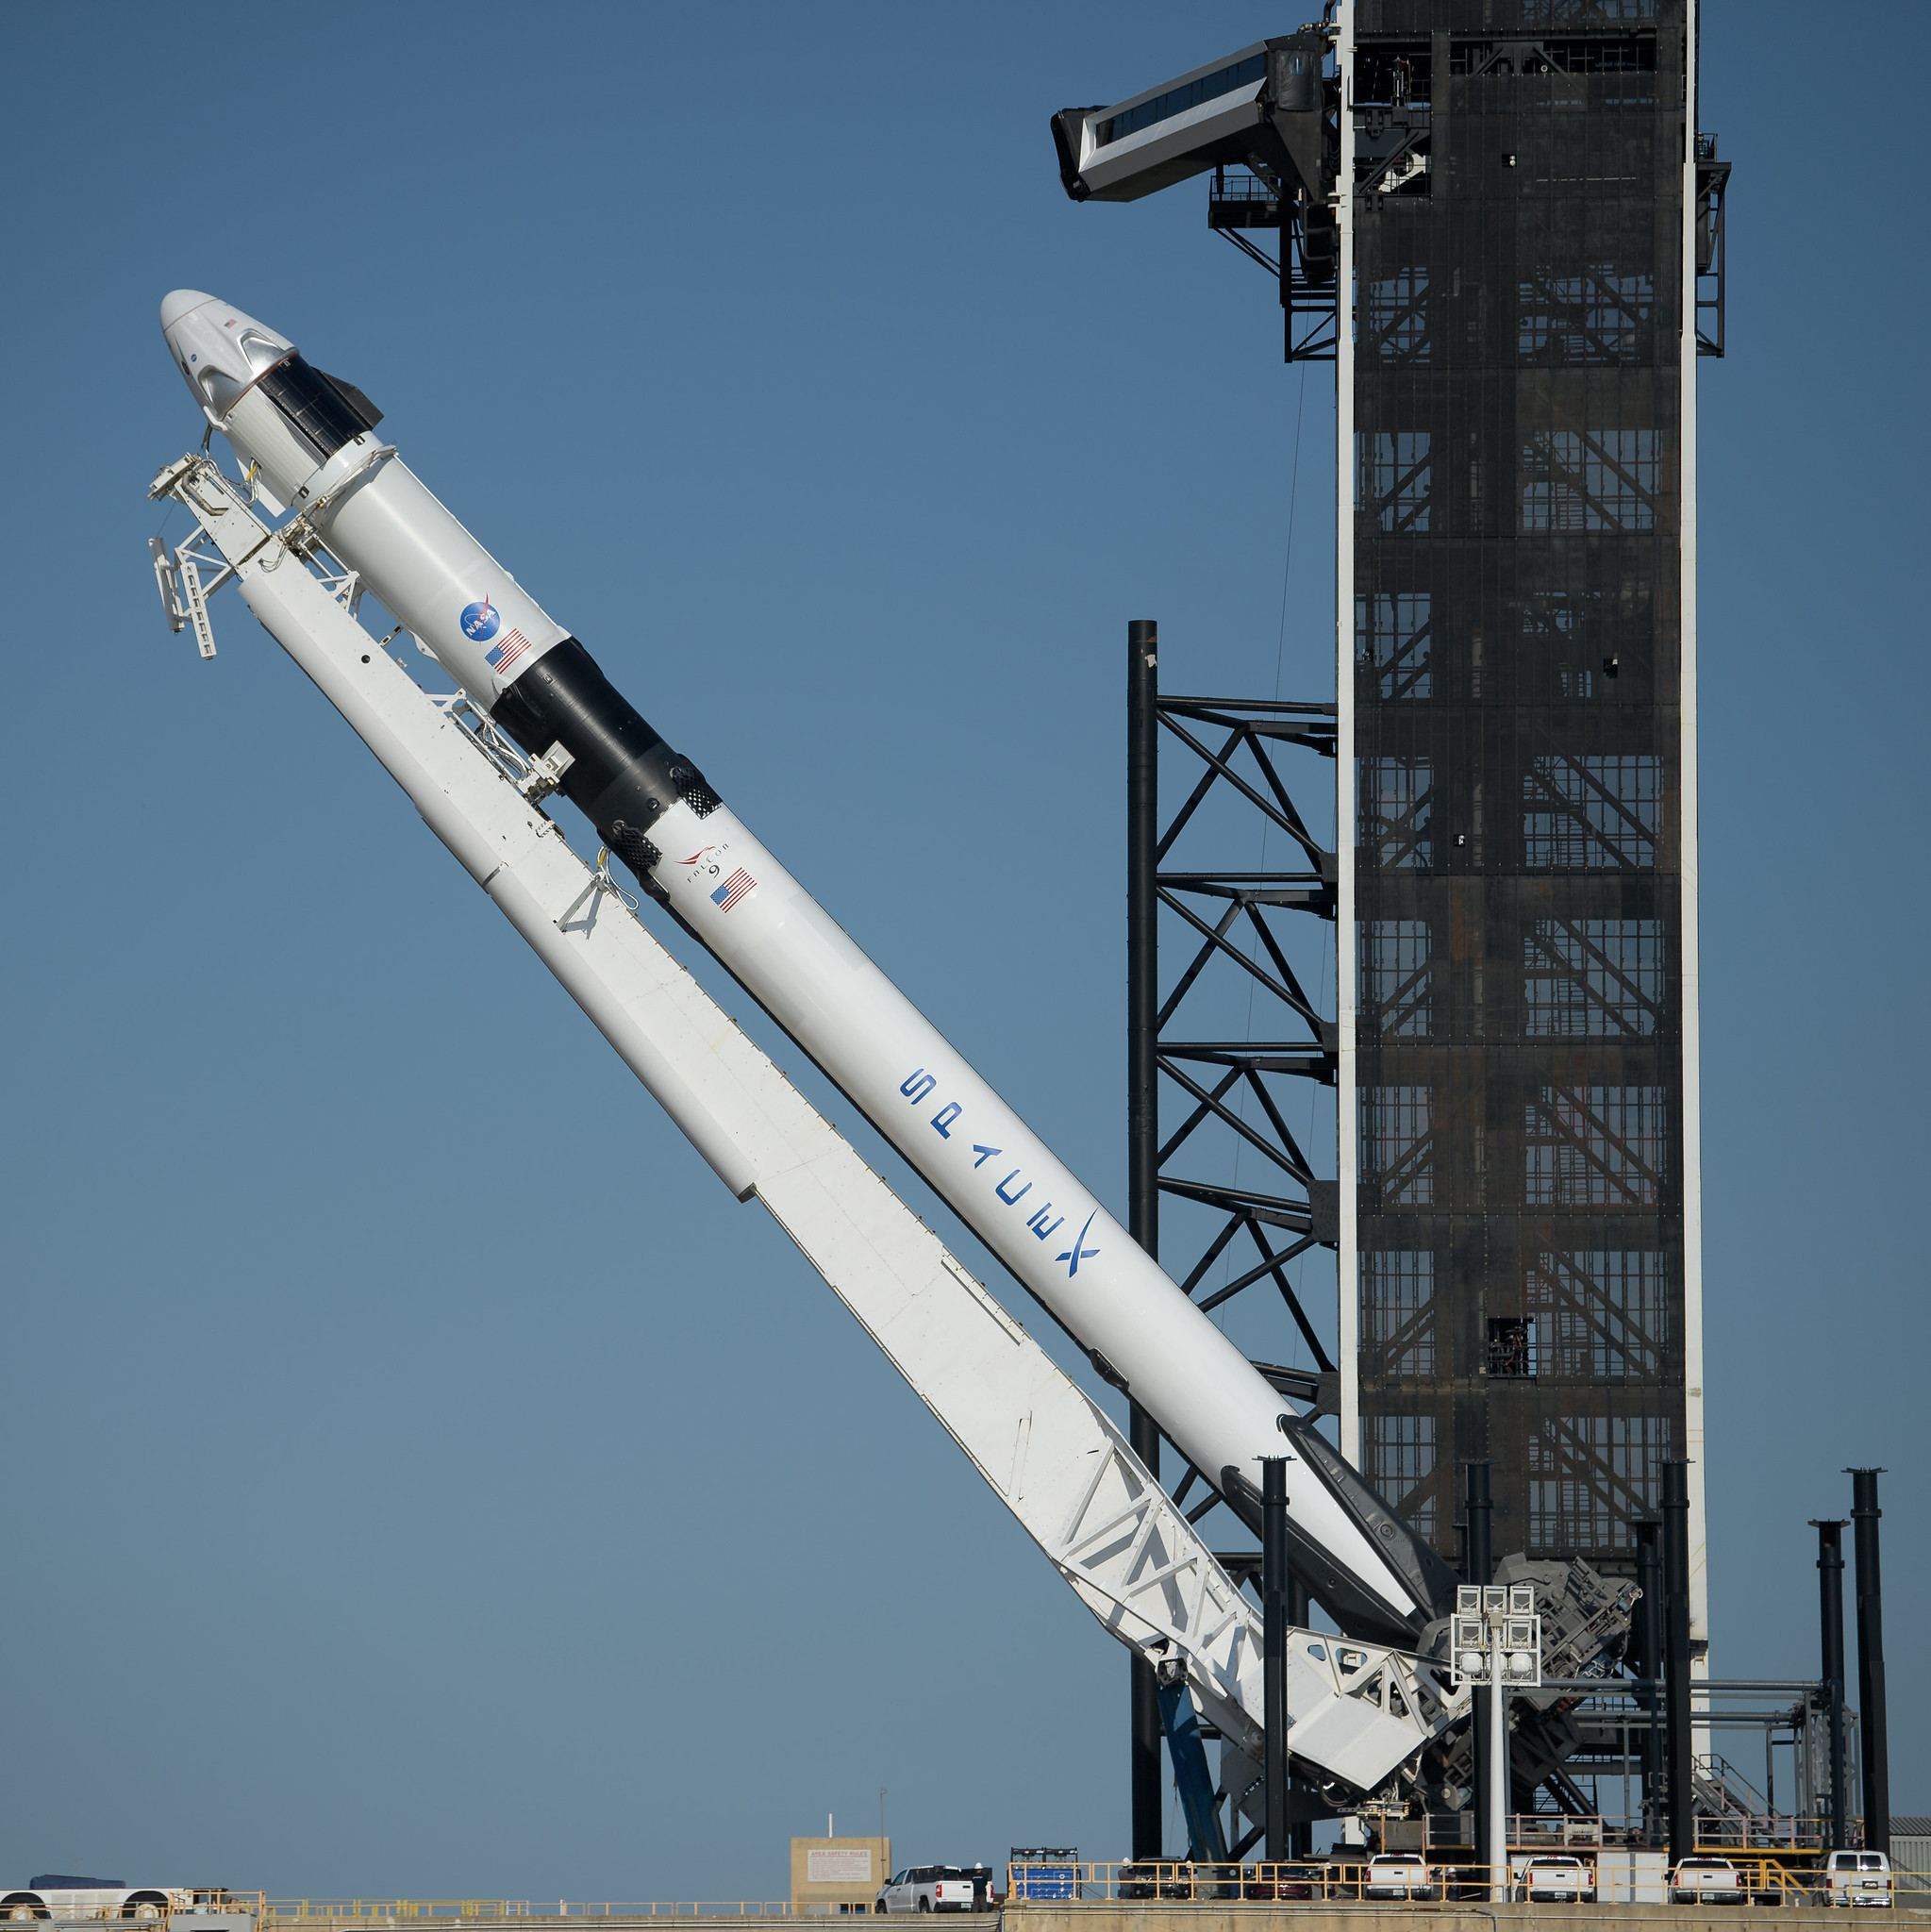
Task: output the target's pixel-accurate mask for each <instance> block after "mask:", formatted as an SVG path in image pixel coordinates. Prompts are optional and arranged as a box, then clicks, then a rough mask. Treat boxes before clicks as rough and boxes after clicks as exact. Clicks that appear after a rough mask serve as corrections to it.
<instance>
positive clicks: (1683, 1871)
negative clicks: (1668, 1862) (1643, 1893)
mask: <svg viewBox="0 0 1931 1932" xmlns="http://www.w3.org/2000/svg"><path fill="white" fill-rule="evenodd" d="M1670 1898H1671V1902H1672V1903H1673V1904H1675V1905H1679V1906H1740V1905H1746V1904H1748V1903H1749V1894H1748V1893H1747V1892H1746V1891H1745V1890H1744V1889H1743V1874H1742V1873H1740V1871H1738V1869H1737V1868H1736V1866H1734V1865H1733V1864H1731V1862H1730V1861H1729V1859H1727V1858H1712V1857H1697V1858H1685V1859H1683V1860H1682V1861H1681V1862H1680V1863H1679V1864H1678V1865H1677V1867H1676V1869H1675V1871H1674V1872H1673V1873H1672V1874H1670Z"/></svg>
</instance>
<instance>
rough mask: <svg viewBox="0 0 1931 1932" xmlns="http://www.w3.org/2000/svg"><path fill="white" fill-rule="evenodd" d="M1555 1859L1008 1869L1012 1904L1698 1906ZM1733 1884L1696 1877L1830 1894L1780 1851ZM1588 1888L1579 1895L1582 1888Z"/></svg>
mask: <svg viewBox="0 0 1931 1932" xmlns="http://www.w3.org/2000/svg"><path fill="white" fill-rule="evenodd" d="M1544 1856H1547V1855H1546V1854H1545V1853H1543V1852H1542V1851H1541V1850H1540V1848H1537V1847H1529V1848H1527V1849H1525V1850H1522V1851H1518V1852H1516V1853H1515V1854H1514V1855H1513V1856H1511V1857H1510V1859H1509V1863H1508V1866H1507V1870H1506V1871H1505V1870H1503V1869H1501V1868H1498V1867H1493V1866H1489V1865H1483V1864H1476V1863H1473V1862H1470V1861H1450V1860H1447V1859H1428V1860H1426V1862H1425V1863H1424V1864H1423V1865H1422V1866H1421V1867H1420V1868H1415V1867H1411V1866H1404V1865H1401V1864H1397V1863H1395V1862H1393V1861H1386V1862H1384V1861H1379V1860H1375V1859H1373V1858H1371V1857H1368V1856H1366V1855H1362V1856H1360V1857H1357V1858H1354V1859H1336V1858H1329V1859H1313V1858H1310V1859H1295V1860H1292V1861H1290V1862H1286V1863H1281V1864H1272V1863H1267V1862H1265V1861H1263V1862H1259V1863H1253V1864H1246V1865H1234V1864H1226V1865H1195V1864H1185V1863H1172V1864H1169V1863H1155V1862H1151V1861H1147V1860H1140V1861H1132V1860H1116V1861H1109V1862H1105V1863H1097V1864H1094V1863H1084V1862H1082V1863H1078V1864H1074V1863H1070V1862H1069V1863H1064V1864H1060V1863H1053V1864H1039V1865H1013V1866H1010V1867H1008V1868H1007V1895H1006V1899H1005V1903H1006V1904H1007V1905H1008V1906H1010V1907H1015V1908H1018V1909H1021V1910H1024V1908H1025V1907H1028V1906H1050V1905H1066V1904H1074V1903H1087V1904H1100V1903H1107V1902H1119V1903H1123V1904H1156V1903H1168V1904H1180V1903H1190V1904H1197V1905H1210V1904H1231V1903H1235V1902H1240V1903H1245V1904H1267V1905H1276V1904H1278V1905H1291V1904H1297V1903H1305V1904H1309V1905H1317V1904H1347V1903H1355V1902H1358V1903H1363V1904H1373V1905H1393V1906H1402V1905H1436V1904H1443V1903H1446V1904H1456V1903H1479V1904H1485V1905H1486V1904H1497V1903H1502V1902H1505V1901H1507V1902H1523V1903H1530V1904H1562V1903H1577V1904H1592V1905H1605V1906H1609V1905H1651V1904H1654V1905H1661V1904H1673V1903H1675V1902H1676V1901H1677V1900H1678V1899H1679V1897H1680V1898H1681V1900H1682V1901H1683V1902H1684V1903H1686V1904H1689V1903H1696V1902H1699V1901H1698V1899H1696V1898H1692V1896H1691V1893H1690V1890H1689V1889H1685V1890H1682V1891H1680V1892H1679V1890H1678V1887H1677V1883H1676V1879H1675V1876H1674V1874H1673V1872H1671V1871H1670V1870H1668V1869H1665V1870H1663V1871H1657V1870H1656V1869H1655V1868H1651V1869H1650V1870H1648V1871H1636V1870H1633V1869H1632V1868H1631V1867H1630V1866H1629V1865H1627V1864H1625V1863H1623V1862H1622V1861H1621V1860H1619V1859H1618V1858H1617V1857H1616V1855H1615V1853H1614V1851H1613V1850H1612V1851H1611V1852H1609V1853H1608V1854H1607V1855H1606V1857H1605V1859H1604V1861H1603V1862H1602V1863H1600V1864H1599V1863H1598V1862H1597V1860H1596V1858H1595V1857H1592V1856H1580V1862H1579V1869H1578V1867H1576V1866H1569V1867H1554V1868H1543V1869H1540V1870H1537V1871H1533V1872H1532V1871H1529V1870H1528V1866H1529V1863H1530V1861H1532V1860H1534V1859H1537V1858H1539V1857H1544ZM1729 1862H1730V1865H1731V1867H1732V1869H1733V1871H1734V1873H1735V1880H1734V1883H1732V1882H1731V1881H1730V1880H1729V1879H1728V1878H1727V1877H1726V1876H1725V1875H1724V1874H1721V1873H1712V1874H1708V1875H1707V1876H1706V1877H1705V1878H1701V1879H1696V1880H1693V1881H1692V1880H1690V1874H1685V1880H1686V1887H1688V1886H1690V1885H1691V1884H1693V1886H1694V1889H1695V1890H1696V1892H1697V1893H1698V1894H1700V1900H1701V1902H1707V1903H1711V1904H1714V1903H1718V1902H1720V1901H1721V1902H1725V1903H1727V1902H1729V1901H1730V1900H1732V1899H1734V1900H1736V1901H1737V1902H1739V1903H1743V1904H1748V1905H1756V1906H1785V1905H1790V1906H1797V1905H1806V1904H1810V1903H1814V1902H1819V1901H1820V1900H1821V1895H1822V1890H1823V1884H1824V1880H1823V1874H1821V1873H1819V1872H1818V1871H1816V1870H1814V1869H1810V1870H1791V1869H1789V1868H1788V1866H1787V1864H1786V1862H1783V1861H1779V1860H1778V1859H1776V1858H1773V1857H1751V1856H1748V1855H1743V1856H1740V1857H1734V1858H1732V1859H1731V1860H1730V1861H1729ZM1578 1893H1579V1894H1580V1897H1578V1896H1577V1894H1578Z"/></svg>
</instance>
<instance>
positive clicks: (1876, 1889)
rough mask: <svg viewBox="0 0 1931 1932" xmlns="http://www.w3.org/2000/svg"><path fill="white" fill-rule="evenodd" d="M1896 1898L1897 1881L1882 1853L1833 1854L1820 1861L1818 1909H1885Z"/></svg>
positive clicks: (1888, 1861) (1887, 1859)
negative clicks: (1872, 1907) (1821, 1864)
mask: <svg viewBox="0 0 1931 1932" xmlns="http://www.w3.org/2000/svg"><path fill="white" fill-rule="evenodd" d="M1896 1897H1897V1880H1896V1879H1895V1878H1894V1877H1892V1875H1891V1870H1890V1860H1889V1858H1887V1857H1885V1856H1884V1854H1883V1853H1882V1852H1833V1853H1831V1855H1830V1857H1827V1858H1826V1859H1825V1860H1824V1861H1823V1884H1822V1885H1821V1886H1819V1887H1818V1889H1817V1903H1818V1904H1819V1905H1821V1906H1888V1905H1891V1904H1893V1903H1894V1902H1895V1900H1896Z"/></svg>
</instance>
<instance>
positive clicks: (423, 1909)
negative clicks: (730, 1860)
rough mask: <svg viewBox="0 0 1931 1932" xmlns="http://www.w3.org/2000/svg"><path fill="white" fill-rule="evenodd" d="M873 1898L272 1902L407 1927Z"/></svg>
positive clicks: (823, 1908) (669, 1914)
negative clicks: (430, 1921)
mask: <svg viewBox="0 0 1931 1932" xmlns="http://www.w3.org/2000/svg"><path fill="white" fill-rule="evenodd" d="M871 1910H872V1894H871V1893H870V1892H867V1893H866V1894H865V1895H864V1897H862V1898H851V1899H813V1900H812V1901H811V1902H810V1903H809V1904H808V1905H793V1904H791V1901H790V1900H788V1899H596V1900H589V1901H586V1900H581V1899H527V1898H272V1899H270V1900H268V1902H267V1905H266V1907H265V1908H264V1914H265V1916H266V1917H267V1918H268V1919H271V1920H284V1921H289V1922H300V1923H303V1924H357V1923H360V1924H364V1925H404V1924H413V1923H416V1922H419V1921H422V1920H428V1919H456V1920H491V1919H551V1920H560V1919H590V1920H593V1921H594V1920H600V1919H791V1918H811V1917H816V1918H824V1917H825V1916H827V1915H829V1916H832V1917H847V1916H851V1915H853V1914H869V1913H870V1912H871Z"/></svg>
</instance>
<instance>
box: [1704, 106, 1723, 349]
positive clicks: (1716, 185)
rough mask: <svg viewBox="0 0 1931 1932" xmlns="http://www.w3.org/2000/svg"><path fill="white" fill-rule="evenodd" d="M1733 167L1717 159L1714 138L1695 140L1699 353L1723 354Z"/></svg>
mask: <svg viewBox="0 0 1931 1932" xmlns="http://www.w3.org/2000/svg"><path fill="white" fill-rule="evenodd" d="M1729 198H1730V163H1729V162H1728V161H1720V160H1718V159H1717V138H1716V136H1715V135H1714V134H1699V135H1698V136H1697V137H1696V353H1697V354H1698V355H1699V356H1721V355H1722V354H1723V261H1724V250H1723V207H1724V204H1725V203H1726V202H1727V201H1728V200H1729Z"/></svg>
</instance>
